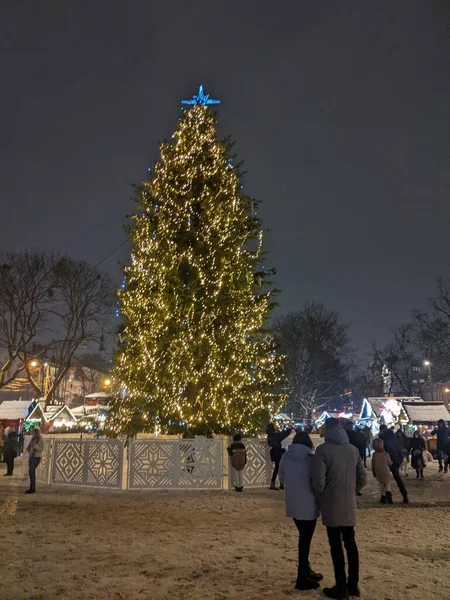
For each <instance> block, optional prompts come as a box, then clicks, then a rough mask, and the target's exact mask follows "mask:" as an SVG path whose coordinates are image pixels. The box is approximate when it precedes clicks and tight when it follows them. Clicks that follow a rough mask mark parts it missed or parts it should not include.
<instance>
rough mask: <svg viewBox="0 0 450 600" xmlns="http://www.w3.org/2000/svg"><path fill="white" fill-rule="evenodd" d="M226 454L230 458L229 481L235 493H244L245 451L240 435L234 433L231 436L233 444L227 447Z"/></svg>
mask: <svg viewBox="0 0 450 600" xmlns="http://www.w3.org/2000/svg"><path fill="white" fill-rule="evenodd" d="M228 454H229V456H230V458H231V478H232V479H231V480H232V484H233V485H234V489H235V490H236V492H243V491H244V469H245V465H246V464H247V450H246V449H245V445H244V444H243V443H242V435H241V434H240V433H236V435H234V436H233V443H232V444H230V446H229V447H228Z"/></svg>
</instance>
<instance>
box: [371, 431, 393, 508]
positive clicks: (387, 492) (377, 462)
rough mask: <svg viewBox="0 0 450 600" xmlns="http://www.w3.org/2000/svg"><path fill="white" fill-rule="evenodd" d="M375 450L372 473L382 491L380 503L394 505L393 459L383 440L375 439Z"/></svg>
mask: <svg viewBox="0 0 450 600" xmlns="http://www.w3.org/2000/svg"><path fill="white" fill-rule="evenodd" d="M373 449H374V453H373V455H372V473H373V476H374V477H375V478H376V480H377V481H378V486H379V490H380V502H381V504H392V491H391V480H392V475H391V465H392V460H391V457H390V456H389V454H388V453H387V452H386V450H385V449H384V442H383V440H382V439H381V438H375V439H374V441H373Z"/></svg>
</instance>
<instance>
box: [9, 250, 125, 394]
mask: <svg viewBox="0 0 450 600" xmlns="http://www.w3.org/2000/svg"><path fill="white" fill-rule="evenodd" d="M0 264H1V268H0V344H1V345H3V346H4V347H5V349H6V352H7V359H6V361H5V362H4V364H3V365H2V366H1V368H0V388H1V387H4V386H6V385H8V384H9V383H11V382H12V381H13V380H14V379H15V378H16V377H17V376H18V375H19V374H20V375H23V374H25V375H26V376H27V378H28V380H29V382H30V384H31V386H32V387H33V388H34V390H35V392H36V394H37V395H39V396H40V397H42V396H44V395H46V397H47V400H48V401H49V402H53V401H54V399H55V395H56V391H57V389H58V386H59V385H60V383H61V381H62V380H63V378H64V376H65V375H66V374H67V371H68V370H69V368H70V366H71V364H72V361H73V358H74V355H75V353H76V351H77V350H78V349H79V348H80V347H81V346H82V345H84V344H87V343H89V342H92V341H100V338H101V335H102V330H103V328H104V327H105V324H106V322H107V321H108V318H109V317H110V316H111V315H112V309H113V304H114V293H113V287H112V284H111V281H110V279H109V277H108V276H107V275H104V274H102V273H101V272H99V271H98V270H97V269H96V268H95V267H92V266H90V265H89V264H87V263H86V262H84V261H75V260H72V259H70V258H60V257H58V256H56V255H53V254H45V253H36V252H33V253H30V252H25V253H19V254H14V253H9V254H6V255H3V256H2V257H1V259H0ZM36 348H38V350H36ZM40 357H42V358H44V357H45V358H49V357H50V359H51V362H52V378H51V382H50V385H48V381H47V388H48V389H46V390H45V389H44V381H43V379H44V378H43V377H42V376H41V375H42V373H41V369H39V368H38V369H36V368H35V366H33V363H34V361H35V360H36V359H39V358H40Z"/></svg>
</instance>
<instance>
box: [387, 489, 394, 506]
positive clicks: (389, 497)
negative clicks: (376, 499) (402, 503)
mask: <svg viewBox="0 0 450 600" xmlns="http://www.w3.org/2000/svg"><path fill="white" fill-rule="evenodd" d="M386 502H387V504H394V502H393V500H392V493H391V492H386Z"/></svg>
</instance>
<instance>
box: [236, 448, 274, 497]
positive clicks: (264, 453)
mask: <svg viewBox="0 0 450 600" xmlns="http://www.w3.org/2000/svg"><path fill="white" fill-rule="evenodd" d="M242 441H243V443H244V445H245V449H246V451H247V464H246V466H245V469H244V473H243V479H244V481H243V483H244V488H260V487H268V486H269V485H270V478H271V475H272V463H271V462H270V448H269V446H268V445H267V442H266V440H260V439H248V440H242ZM228 473H229V476H228V487H229V488H230V489H231V488H233V487H234V486H233V471H232V468H231V460H230V462H229V466H228Z"/></svg>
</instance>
